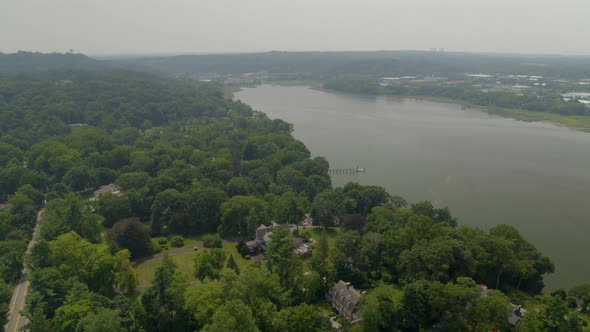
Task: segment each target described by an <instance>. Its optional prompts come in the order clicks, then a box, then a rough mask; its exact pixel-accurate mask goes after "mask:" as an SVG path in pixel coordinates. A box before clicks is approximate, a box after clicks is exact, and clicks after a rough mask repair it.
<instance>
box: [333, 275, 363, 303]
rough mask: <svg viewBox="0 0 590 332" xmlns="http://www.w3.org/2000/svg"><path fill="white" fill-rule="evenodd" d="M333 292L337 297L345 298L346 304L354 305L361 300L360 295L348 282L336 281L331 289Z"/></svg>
mask: <svg viewBox="0 0 590 332" xmlns="http://www.w3.org/2000/svg"><path fill="white" fill-rule="evenodd" d="M332 289H333V291H335V292H338V295H339V296H341V297H343V298H345V299H346V301H347V302H348V303H351V304H354V305H356V304H357V303H358V301H359V299H360V298H361V293H359V291H357V290H356V289H354V286H352V285H351V284H350V283H349V282H344V281H342V280H340V281H338V282H337V283H335V284H334V286H333V287H332Z"/></svg>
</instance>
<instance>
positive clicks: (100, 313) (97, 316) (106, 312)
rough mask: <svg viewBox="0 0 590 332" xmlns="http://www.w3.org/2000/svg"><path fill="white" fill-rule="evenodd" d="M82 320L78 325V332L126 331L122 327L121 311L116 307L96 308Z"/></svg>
mask: <svg viewBox="0 0 590 332" xmlns="http://www.w3.org/2000/svg"><path fill="white" fill-rule="evenodd" d="M94 311H95V312H91V313H89V314H88V315H86V316H85V317H83V318H82V319H80V321H78V325H77V326H76V332H102V331H109V332H111V331H112V332H124V331H125V329H124V328H123V327H121V317H120V312H119V311H118V310H115V309H108V308H98V309H94Z"/></svg>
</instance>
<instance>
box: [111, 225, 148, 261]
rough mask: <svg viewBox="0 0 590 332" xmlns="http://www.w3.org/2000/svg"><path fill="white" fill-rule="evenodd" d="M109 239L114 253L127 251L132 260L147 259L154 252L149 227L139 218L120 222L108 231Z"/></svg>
mask: <svg viewBox="0 0 590 332" xmlns="http://www.w3.org/2000/svg"><path fill="white" fill-rule="evenodd" d="M107 238H108V241H109V244H110V246H111V251H112V252H117V251H119V250H121V249H127V250H129V252H130V253H131V258H132V259H138V258H141V257H145V256H148V255H151V254H152V253H153V252H154V247H153V244H152V241H151V238H150V235H149V232H148V229H147V226H146V225H144V224H142V223H141V222H140V221H139V220H138V219H137V218H129V219H123V220H120V221H118V222H117V223H115V224H114V225H113V227H112V228H111V229H110V230H109V231H108V233H107Z"/></svg>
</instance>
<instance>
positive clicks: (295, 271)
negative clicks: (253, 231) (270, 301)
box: [264, 227, 302, 286]
mask: <svg viewBox="0 0 590 332" xmlns="http://www.w3.org/2000/svg"><path fill="white" fill-rule="evenodd" d="M264 256H265V257H266V265H267V267H268V269H269V270H270V271H272V272H274V273H276V274H278V275H279V278H280V279H281V283H282V285H283V286H293V285H296V283H295V281H296V280H297V278H298V277H300V276H299V274H300V273H301V272H302V271H301V265H300V261H299V259H298V257H297V256H296V255H295V253H294V252H293V237H292V236H291V232H290V231H289V229H288V228H286V227H276V228H275V229H274V230H273V232H272V234H271V235H270V243H269V244H268V245H267V246H266V249H265V251H264Z"/></svg>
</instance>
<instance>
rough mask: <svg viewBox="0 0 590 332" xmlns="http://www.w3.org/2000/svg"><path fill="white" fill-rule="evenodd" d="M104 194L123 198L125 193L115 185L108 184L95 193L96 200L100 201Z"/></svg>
mask: <svg viewBox="0 0 590 332" xmlns="http://www.w3.org/2000/svg"><path fill="white" fill-rule="evenodd" d="M104 194H113V195H115V196H121V195H122V194H123V193H122V192H121V189H120V188H119V187H117V185H115V184H114V183H111V184H107V185H106V186H102V187H100V188H98V189H97V190H95V191H94V199H97V200H98V199H99V198H100V196H102V195H104Z"/></svg>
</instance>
